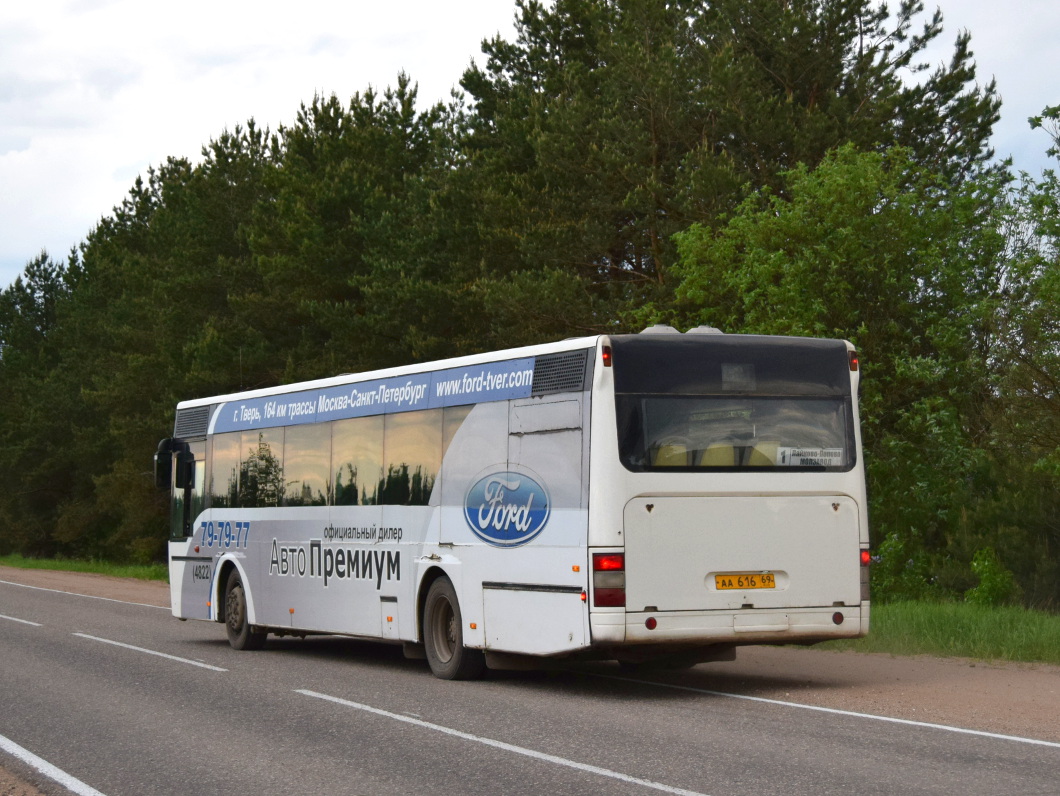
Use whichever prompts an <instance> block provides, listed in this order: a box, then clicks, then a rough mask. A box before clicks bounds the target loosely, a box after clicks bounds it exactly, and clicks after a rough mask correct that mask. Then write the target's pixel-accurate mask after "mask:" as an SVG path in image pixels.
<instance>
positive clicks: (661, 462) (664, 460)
mask: <svg viewBox="0 0 1060 796" xmlns="http://www.w3.org/2000/svg"><path fill="white" fill-rule="evenodd" d="M651 463H652V465H654V466H655V467H687V466H688V448H687V447H686V446H685V445H682V444H681V443H679V442H667V443H663V444H662V445H660V446H659V447H658V448H656V449H655V453H654V454H653V455H652V460H651Z"/></svg>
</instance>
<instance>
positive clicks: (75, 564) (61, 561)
mask: <svg viewBox="0 0 1060 796" xmlns="http://www.w3.org/2000/svg"><path fill="white" fill-rule="evenodd" d="M0 564H2V565H4V566H7V567H18V568H19V569H58V570H61V571H63V572H93V573H96V574H99V575H113V576H114V577H116V578H136V579H137V580H161V581H168V580H169V570H168V568H167V567H166V565H165V564H143V565H140V564H109V563H107V562H106V561H75V560H73V559H68V558H23V557H22V556H20V555H17V554H16V555H9V556H0Z"/></svg>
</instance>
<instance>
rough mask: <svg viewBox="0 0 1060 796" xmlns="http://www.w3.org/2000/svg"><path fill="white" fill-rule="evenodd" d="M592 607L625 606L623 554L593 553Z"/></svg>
mask: <svg viewBox="0 0 1060 796" xmlns="http://www.w3.org/2000/svg"><path fill="white" fill-rule="evenodd" d="M593 605H594V606H596V607H598V608H624V607H625V606H626V556H625V554H624V553H593Z"/></svg>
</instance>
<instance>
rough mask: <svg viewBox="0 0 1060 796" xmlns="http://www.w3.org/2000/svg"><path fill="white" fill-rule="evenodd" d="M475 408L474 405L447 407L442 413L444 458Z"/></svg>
mask: <svg viewBox="0 0 1060 796" xmlns="http://www.w3.org/2000/svg"><path fill="white" fill-rule="evenodd" d="M474 408H475V407H474V406H473V405H468V406H447V407H446V408H445V409H444V410H443V413H442V458H443V459H444V458H445V452H446V451H447V450H449V445H450V443H451V442H452V441H453V437H455V436H456V432H457V431H459V430H460V426H462V425H463V424H464V421H465V420H467V416H468V415H469V414H471V410H472V409H474Z"/></svg>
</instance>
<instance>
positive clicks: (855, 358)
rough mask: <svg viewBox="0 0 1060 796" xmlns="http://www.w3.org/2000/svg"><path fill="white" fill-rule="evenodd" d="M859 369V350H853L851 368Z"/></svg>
mask: <svg viewBox="0 0 1060 796" xmlns="http://www.w3.org/2000/svg"><path fill="white" fill-rule="evenodd" d="M857 369H858V352H857V351H851V352H850V370H851V371H855V370H857Z"/></svg>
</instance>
